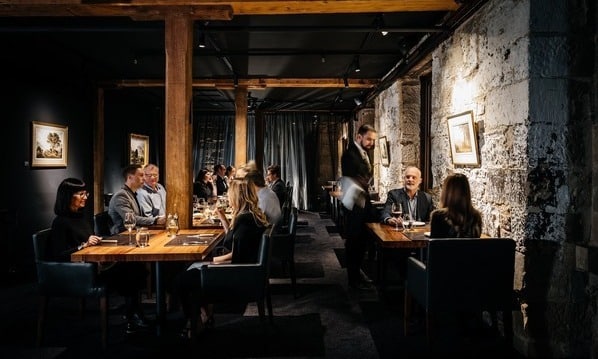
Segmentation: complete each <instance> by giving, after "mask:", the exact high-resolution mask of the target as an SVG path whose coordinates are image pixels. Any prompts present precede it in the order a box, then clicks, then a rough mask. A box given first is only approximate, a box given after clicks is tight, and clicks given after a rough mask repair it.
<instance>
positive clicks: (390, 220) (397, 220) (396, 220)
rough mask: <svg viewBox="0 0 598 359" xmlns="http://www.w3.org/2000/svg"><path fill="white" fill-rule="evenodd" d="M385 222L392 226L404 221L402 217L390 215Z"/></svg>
mask: <svg viewBox="0 0 598 359" xmlns="http://www.w3.org/2000/svg"><path fill="white" fill-rule="evenodd" d="M384 223H385V224H388V225H392V226H397V225H399V226H400V225H401V224H403V221H402V219H401V218H394V217H390V218H387V219H386V221H385V222H384Z"/></svg>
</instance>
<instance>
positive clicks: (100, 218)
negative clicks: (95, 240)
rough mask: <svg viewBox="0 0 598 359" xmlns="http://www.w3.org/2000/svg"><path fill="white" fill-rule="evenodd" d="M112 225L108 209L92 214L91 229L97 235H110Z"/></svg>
mask: <svg viewBox="0 0 598 359" xmlns="http://www.w3.org/2000/svg"><path fill="white" fill-rule="evenodd" d="M113 225H114V223H113V222H112V218H111V217H110V215H109V214H108V211H103V212H100V213H97V214H96V215H94V216H93V227H94V228H93V230H94V232H95V234H96V235H98V236H110V234H111V232H110V228H112V226H113Z"/></svg>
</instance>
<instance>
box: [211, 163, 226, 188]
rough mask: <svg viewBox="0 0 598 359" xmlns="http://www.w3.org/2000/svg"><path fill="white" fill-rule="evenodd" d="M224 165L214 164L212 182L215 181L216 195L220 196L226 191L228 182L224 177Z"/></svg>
mask: <svg viewBox="0 0 598 359" xmlns="http://www.w3.org/2000/svg"><path fill="white" fill-rule="evenodd" d="M225 173H226V167H225V166H224V165H223V164H217V165H216V166H214V183H216V192H217V194H216V195H217V196H222V195H224V194H225V193H226V191H228V182H226V178H225Z"/></svg>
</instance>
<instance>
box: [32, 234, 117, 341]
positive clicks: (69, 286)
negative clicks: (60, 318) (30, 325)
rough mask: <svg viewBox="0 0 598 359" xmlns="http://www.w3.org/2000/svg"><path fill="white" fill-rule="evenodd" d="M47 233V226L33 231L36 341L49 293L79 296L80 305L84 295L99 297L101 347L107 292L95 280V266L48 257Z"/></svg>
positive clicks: (43, 323)
mask: <svg viewBox="0 0 598 359" xmlns="http://www.w3.org/2000/svg"><path fill="white" fill-rule="evenodd" d="M51 234H52V230H51V229H44V230H41V231H39V232H37V233H34V234H33V250H34V254H35V264H36V267H37V282H38V288H39V296H40V298H39V312H38V321H37V340H36V345H38V346H39V345H41V343H42V340H43V333H44V325H45V319H46V310H47V306H48V301H49V299H50V298H51V297H75V298H81V299H82V307H83V305H84V303H85V302H84V299H85V298H90V297H91V298H98V299H99V303H100V327H101V340H102V347H103V348H105V347H106V338H107V330H108V316H107V314H108V312H107V308H108V307H107V297H106V294H107V293H106V289H105V287H104V286H102V285H99V284H98V282H97V267H96V265H95V264H94V263H82V262H74V263H70V262H52V261H48V260H47V257H46V248H47V242H48V240H49V239H50V236H51ZM82 309H83V308H82Z"/></svg>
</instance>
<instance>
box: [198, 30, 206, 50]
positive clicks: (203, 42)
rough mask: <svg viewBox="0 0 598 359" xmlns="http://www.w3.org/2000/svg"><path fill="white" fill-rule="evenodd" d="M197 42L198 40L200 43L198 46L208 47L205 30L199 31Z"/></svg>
mask: <svg viewBox="0 0 598 359" xmlns="http://www.w3.org/2000/svg"><path fill="white" fill-rule="evenodd" d="M197 42H198V45H197V46H198V47H200V48H202V49H203V48H204V47H206V33H205V32H203V31H200V32H199V36H198V41H197Z"/></svg>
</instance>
